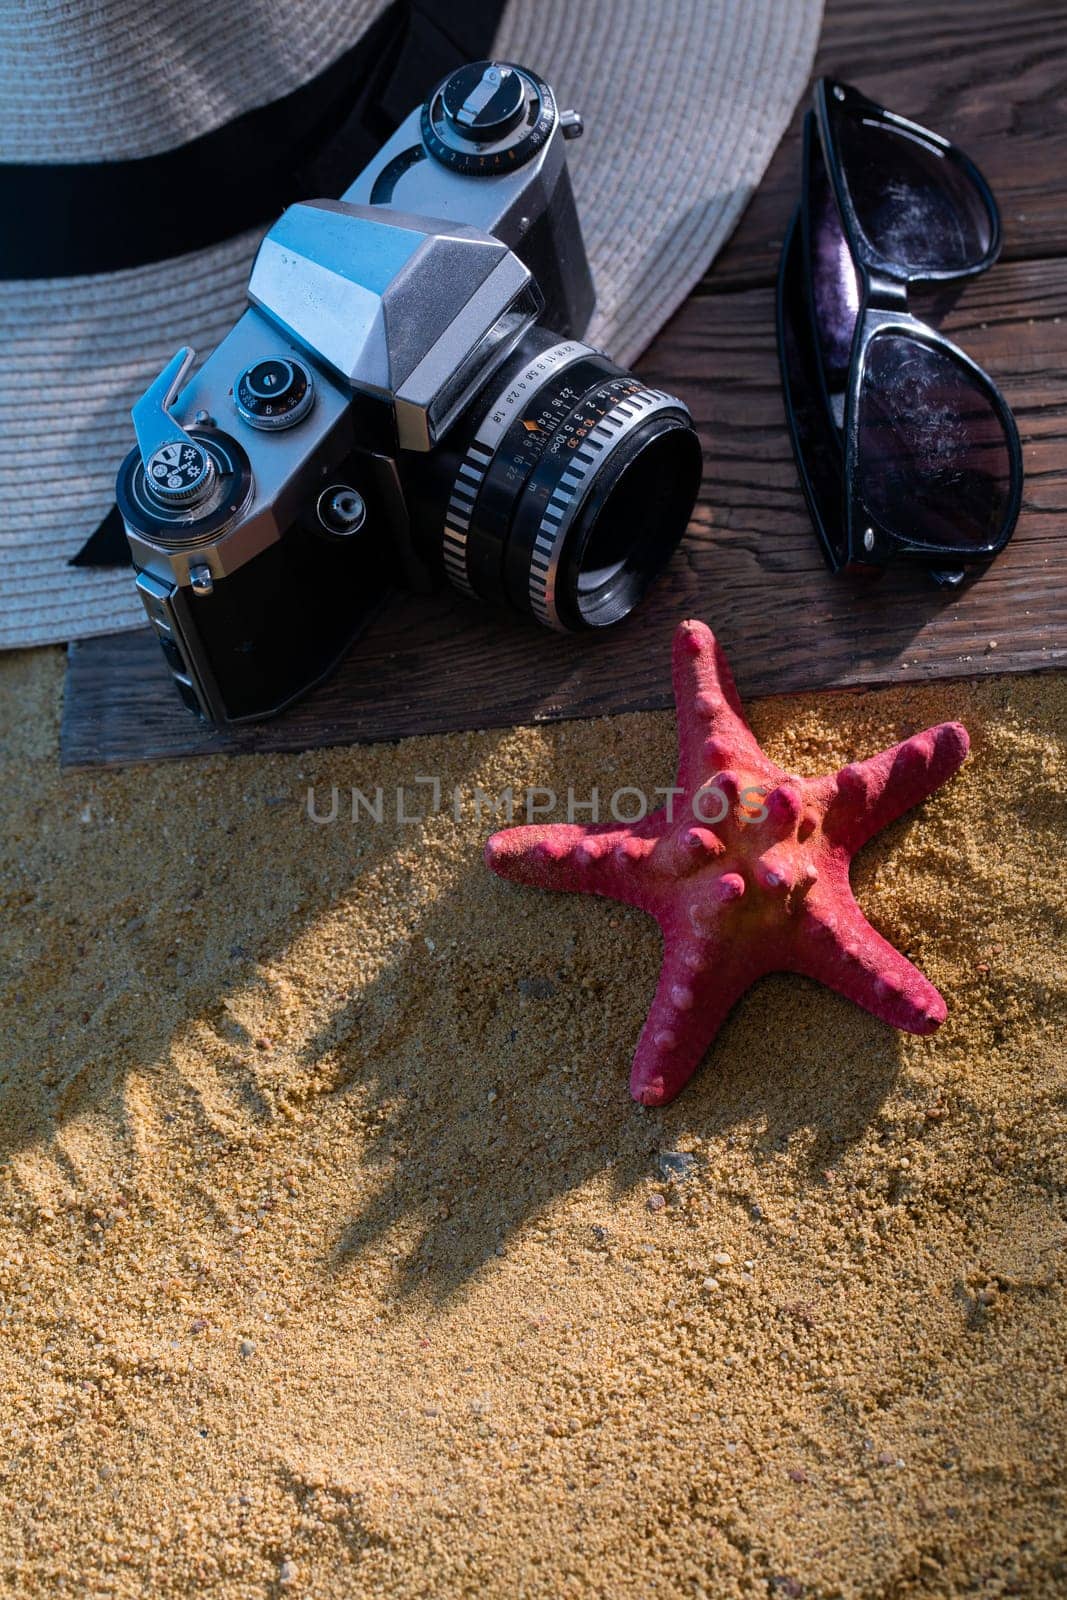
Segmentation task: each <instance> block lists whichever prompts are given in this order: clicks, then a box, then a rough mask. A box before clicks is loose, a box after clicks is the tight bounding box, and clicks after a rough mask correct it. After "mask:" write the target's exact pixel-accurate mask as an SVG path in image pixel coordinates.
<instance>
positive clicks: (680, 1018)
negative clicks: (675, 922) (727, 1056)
mask: <svg viewBox="0 0 1067 1600" xmlns="http://www.w3.org/2000/svg"><path fill="white" fill-rule="evenodd" d="M759 976H761V973H760V972H759V971H756V970H755V969H754V968H751V967H750V968H749V969H747V970H743V969H742V967H741V965H735V964H733V963H731V962H730V961H729V960H728V959H724V958H723V956H722V953H721V951H716V950H708V949H707V948H706V947H702V946H701V945H700V944H695V945H694V944H692V943H687V942H685V941H682V940H678V939H676V938H675V939H671V938H670V937H666V936H665V938H664V952H663V966H662V968H661V970H660V975H659V984H658V985H657V988H656V995H655V999H654V1000H653V1002H652V1008H651V1010H650V1011H649V1013H648V1018H647V1020H646V1022H645V1026H644V1028H643V1029H642V1032H641V1037H640V1039H639V1040H638V1043H637V1049H636V1051H635V1052H634V1059H633V1066H632V1068H631V1070H630V1093H631V1094H632V1095H633V1097H634V1099H635V1100H637V1101H639V1102H640V1103H641V1104H642V1105H646V1106H662V1105H666V1103H667V1101H668V1100H673V1099H674V1097H675V1095H676V1094H679V1093H680V1092H681V1090H682V1089H684V1088H685V1085H686V1084H687V1083H688V1082H689V1079H690V1078H691V1077H692V1076H693V1073H694V1072H695V1071H696V1070H697V1068H698V1067H699V1065H700V1063H701V1061H702V1060H703V1058H704V1056H705V1054H706V1053H707V1050H708V1047H709V1046H710V1044H711V1042H712V1040H713V1039H714V1038H715V1035H716V1034H717V1033H718V1031H719V1029H720V1027H721V1026H722V1024H723V1021H724V1020H725V1018H726V1015H727V1013H728V1012H729V1011H730V1010H731V1008H732V1007H733V1006H734V1005H735V1004H736V1002H737V1001H738V1000H739V999H740V997H741V995H743V994H744V992H745V990H746V989H747V988H748V987H749V986H750V985H751V984H752V983H754V982H755V980H756V978H757V977H759Z"/></svg>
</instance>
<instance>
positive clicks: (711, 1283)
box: [701, 1278, 719, 1294]
mask: <svg viewBox="0 0 1067 1600" xmlns="http://www.w3.org/2000/svg"><path fill="white" fill-rule="evenodd" d="M701 1288H702V1289H703V1290H704V1291H705V1292H706V1293H707V1294H716V1293H717V1292H718V1289H719V1280H718V1278H705V1279H704V1282H703V1283H702V1284H701Z"/></svg>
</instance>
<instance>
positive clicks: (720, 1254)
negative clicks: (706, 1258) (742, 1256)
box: [711, 1250, 734, 1267]
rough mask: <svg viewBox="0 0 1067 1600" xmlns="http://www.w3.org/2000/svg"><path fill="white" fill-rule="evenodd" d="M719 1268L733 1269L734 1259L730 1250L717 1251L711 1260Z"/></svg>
mask: <svg viewBox="0 0 1067 1600" xmlns="http://www.w3.org/2000/svg"><path fill="white" fill-rule="evenodd" d="M711 1259H712V1260H713V1261H714V1263H715V1265H716V1266H717V1267H732V1266H733V1264H734V1258H733V1256H732V1255H731V1254H730V1252H729V1250H716V1252H715V1254H714V1255H713V1256H712V1258H711Z"/></svg>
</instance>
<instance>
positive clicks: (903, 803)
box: [825, 722, 970, 855]
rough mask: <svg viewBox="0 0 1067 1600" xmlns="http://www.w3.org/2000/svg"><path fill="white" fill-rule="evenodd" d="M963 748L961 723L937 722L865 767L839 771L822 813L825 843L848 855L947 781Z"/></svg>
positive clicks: (856, 764) (964, 732) (966, 745)
mask: <svg viewBox="0 0 1067 1600" xmlns="http://www.w3.org/2000/svg"><path fill="white" fill-rule="evenodd" d="M969 746H970V740H969V738H968V736H967V729H966V728H965V727H964V726H963V725H962V723H959V722H941V723H938V725H937V726H936V727H934V728H926V729H925V730H924V731H923V732H922V733H916V734H914V735H913V736H912V737H911V738H910V739H905V740H904V742H903V743H902V744H895V745H893V746H892V747H891V749H889V750H882V751H881V752H880V753H879V754H878V755H876V756H871V758H870V759H869V760H868V761H854V762H850V764H849V765H848V766H847V767H842V768H841V770H840V772H838V773H837V776H836V780H835V788H834V792H833V794H832V796H831V798H830V802H829V805H828V807H827V811H826V821H825V829H826V834H827V837H828V838H830V839H832V840H833V841H834V843H835V844H840V845H842V846H843V847H844V848H845V849H846V850H847V851H848V853H849V855H852V854H854V853H855V851H857V850H858V849H859V848H860V846H861V845H864V844H866V843H867V840H868V839H870V838H873V836H874V835H875V834H876V833H879V832H880V831H881V829H882V828H884V827H886V826H887V825H888V824H889V823H890V822H894V821H895V820H896V819H897V817H899V816H902V815H903V813H904V812H905V811H910V810H911V808H912V806H917V805H918V804H919V802H920V801H921V800H925V799H926V797H927V795H930V794H933V792H934V790H935V789H938V788H940V786H941V785H942V784H943V783H945V782H946V781H947V779H949V778H951V777H952V774H953V773H954V772H956V771H957V770H958V769H959V768H960V767H961V766H962V765H963V761H964V758H965V757H966V755H967V751H968V748H969Z"/></svg>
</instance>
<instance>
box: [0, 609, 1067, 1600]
mask: <svg viewBox="0 0 1067 1600" xmlns="http://www.w3.org/2000/svg"><path fill="white" fill-rule="evenodd" d="M666 645H667V642H666V641H665V648H666ZM62 671H63V663H62V657H61V655H60V654H59V653H58V652H37V653H34V654H30V655H19V656H10V657H6V658H2V659H0V740H2V745H3V757H2V768H0V775H2V782H3V791H2V793H3V799H2V802H0V811H2V818H0V835H2V837H0V892H2V896H3V907H4V915H3V921H2V929H0V941H2V947H3V959H2V974H3V976H2V983H3V993H2V996H0V1037H2V1050H0V1161H2V1172H0V1397H2V1398H0V1592H2V1593H3V1595H4V1596H5V1597H7V1596H24V1595H25V1596H30V1595H34V1596H38V1595H50V1596H53V1595H54V1596H68V1595H69V1596H75V1595H76V1596H79V1597H84V1596H119V1597H126V1596H152V1597H159V1600H166V1597H170V1596H183V1597H184V1596H190V1595H194V1594H195V1595H212V1596H214V1595H218V1596H225V1597H234V1600H236V1597H259V1596H277V1595H301V1596H303V1595H306V1596H321V1597H334V1596H338V1597H340V1596H344V1597H352V1596H363V1595H368V1596H389V1597H397V1600H402V1597H406V1596H415V1595H418V1596H432V1597H434V1600H440V1597H452V1596H461V1595H462V1596H467V1595H478V1596H507V1597H527V1596H529V1597H535V1596H536V1597H541V1596H544V1597H551V1600H564V1597H578V1596H610V1597H612V1600H615V1597H630V1596H633V1597H635V1600H637V1597H640V1600H649V1597H660V1596H664V1597H666V1596H671V1597H673V1596H679V1595H682V1596H705V1597H707V1600H730V1597H733V1596H741V1595H744V1596H753V1595H755V1596H764V1595H770V1596H806V1597H816V1596H818V1597H824V1596H825V1597H831V1596H849V1597H852V1596H854V1597H861V1596H862V1597H886V1600H889V1597H894V1600H895V1597H900V1596H919V1595H922V1596H926V1595H930V1596H935V1595H936V1596H942V1595H962V1594H967V1595H971V1594H981V1595H982V1596H993V1595H997V1596H999V1595H1019V1596H1027V1597H1030V1596H1052V1595H1063V1594H1064V1593H1067V1519H1065V1513H1064V1489H1065V1476H1067V1475H1065V1471H1064V1452H1065V1447H1067V1437H1065V1434H1067V1429H1065V1423H1067V1404H1065V1401H1067V1382H1065V1377H1064V1347H1065V1343H1067V1337H1065V1320H1064V1245H1065V1243H1067V1220H1065V1216H1064V1185H1065V1181H1067V1159H1065V1148H1067V1147H1065V1144H1064V1123H1065V1112H1067V1085H1065V1074H1064V1032H1063V1029H1064V1010H1065V1007H1064V996H1065V987H1067V984H1065V978H1067V973H1065V959H1064V940H1063V924H1064V907H1065V903H1067V893H1065V890H1067V879H1065V871H1064V836H1065V831H1067V828H1065V822H1067V819H1065V802H1064V793H1065V785H1067V677H1064V676H1053V675H1042V676H1039V677H1034V678H1020V677H1012V678H1000V679H990V680H986V681H984V682H982V683H980V684H971V685H958V684H943V685H936V686H931V687H923V688H911V687H909V688H907V689H900V690H892V691H885V692H878V693H869V694H851V695H838V696H832V695H822V696H819V697H810V698H794V699H788V700H785V699H783V700H774V701H765V702H763V703H761V704H756V705H753V706H751V707H750V708H749V709H750V712H751V714H752V720H753V723H754V726H755V728H756V731H757V733H758V734H759V735H760V736H761V737H762V739H763V740H764V742H765V743H766V746H767V748H768V750H769V752H770V753H771V754H772V755H773V756H774V757H775V759H777V760H779V761H781V762H782V763H783V764H784V765H785V766H787V767H791V768H793V769H795V770H798V771H801V772H816V771H820V770H824V769H825V768H826V767H827V766H828V765H830V764H831V763H838V762H841V761H843V760H845V759H847V758H849V757H851V756H855V755H864V754H869V753H870V752H872V751H874V750H876V749H877V748H879V747H880V746H881V745H883V744H886V743H888V742H891V741H892V740H894V739H897V738H900V737H901V736H903V735H904V734H905V733H907V732H910V731H913V730H914V729H915V728H917V727H920V726H922V725H923V724H924V723H927V722H932V721H936V720H938V719H940V718H943V717H947V716H959V717H961V718H962V719H963V720H964V721H965V722H966V723H967V725H968V727H969V728H970V730H971V733H972V737H973V741H974V752H973V756H972V759H971V760H970V761H969V762H968V765H967V766H966V767H965V769H964V771H963V773H962V774H961V775H960V776H959V777H958V778H957V779H956V780H954V781H953V782H952V783H951V784H950V785H949V786H948V787H947V788H946V789H945V790H943V791H942V792H941V794H939V795H938V796H936V797H935V798H934V799H933V800H931V801H930V802H928V803H927V805H926V806H925V807H924V808H923V809H922V810H921V811H920V812H917V813H914V814H912V815H911V816H910V817H908V818H905V819H902V820H901V821H900V822H898V823H897V824H895V825H894V826H893V827H892V828H891V829H889V830H888V831H887V832H886V833H885V834H883V835H882V836H881V837H880V838H879V839H878V840H877V841H876V842H875V843H873V844H872V845H871V846H869V847H868V848H867V850H866V851H864V852H863V854H862V855H861V857H860V858H859V859H858V860H857V863H856V867H855V871H854V883H855V885H856V888H857V893H858V896H859V899H860V902H861V904H862V905H863V907H864V909H865V910H866V911H867V913H868V915H869V916H870V917H871V919H872V920H873V921H874V923H875V924H876V925H877V926H878V927H879V928H880V929H881V930H882V931H883V932H884V933H885V934H886V935H887V936H888V937H889V938H890V939H892V940H893V941H894V942H895V943H897V944H898V945H899V946H900V947H901V948H902V949H904V950H906V951H907V952H908V953H909V954H910V955H911V956H912V957H913V958H914V959H915V960H916V961H917V962H918V963H919V965H920V966H921V967H922V968H923V970H924V971H925V972H926V973H927V974H928V975H929V977H930V978H931V979H932V980H933V981H934V982H935V983H936V984H938V986H939V987H940V988H941V989H942V990H943V992H944V993H945V995H946V997H947V999H948V1003H949V1008H950V1009H949V1018H948V1021H947V1023H946V1024H945V1026H944V1027H943V1029H942V1030H941V1032H940V1033H939V1034H937V1035H935V1036H934V1037H933V1038H932V1039H925V1040H920V1039H912V1038H905V1037H902V1036H899V1035H897V1034H895V1033H893V1032H892V1031H890V1030H889V1029H887V1028H886V1027H884V1026H883V1025H882V1024H880V1023H878V1022H875V1021H874V1020H873V1019H871V1018H869V1017H867V1016H866V1015H865V1014H863V1013H862V1012H860V1011H859V1010H857V1009H855V1008H853V1007H850V1006H849V1005H848V1004H847V1003H846V1002H845V1001H843V1000H840V999H838V998H836V997H835V996H833V995H832V994H830V993H828V992H826V991H823V990H820V989H818V988H817V987H816V986H814V985H813V984H810V983H807V982H805V981H802V980H799V979H793V978H789V977H775V978H771V979H768V980H766V981H764V982H763V983H761V984H760V985H759V986H758V987H757V988H755V989H754V990H752V991H751V992H750V993H749V994H748V995H747V997H746V998H745V1000H744V1001H743V1002H742V1004H741V1005H740V1006H739V1007H738V1009H737V1010H736V1012H735V1013H734V1014H733V1016H732V1017H731V1019H730V1020H729V1022H728V1024H727V1026H726V1028H725V1029H724V1031H723V1033H722V1034H721V1035H720V1038H719V1040H718V1042H717V1044H716V1045H715V1046H714V1048H713V1051H712V1052H711V1054H710V1056H709V1059H708V1060H707V1062H706V1064H705V1066H704V1068H703V1069H702V1071H701V1072H700V1074H699V1075H698V1077H697V1078H696V1079H695V1080H694V1082H693V1084H692V1085H691V1086H690V1088H689V1089H688V1090H687V1091H686V1092H685V1093H684V1094H683V1095H682V1097H681V1098H680V1099H679V1100H678V1101H677V1102H676V1103H675V1104H673V1105H672V1106H670V1107H668V1108H666V1109H665V1110H663V1111H655V1112H646V1111H644V1110H642V1109H640V1108H638V1107H636V1106H634V1105H633V1104H632V1103H631V1102H630V1100H629V1098H628V1095H627V1088H626V1082H627V1073H628V1067H629V1060H630V1056H631V1053H632V1050H633V1046H634V1043H635V1041H636V1037H637V1034H638V1031H639V1028H640V1025H641V1022H642V1019H643V1015H644V1010H645V1007H646V1005H647V1003H648V1000H649V998H650V996H651V994H652V991H653V988H654V985H655V980H656V974H657V970H658V954H659V949H658V946H659V936H658V933H657V930H656V928H655V926H654V924H652V923H651V922H649V921H647V920H646V919H644V918H643V917H642V916H641V915H640V914H639V913H637V912H632V913H631V912H628V911H627V910H625V909H624V908H622V907H619V906H617V905H614V904H611V903H608V902H604V901H592V900H587V899H584V898H579V897H556V896H548V895H540V894H538V893H536V892H534V891H528V890H520V889H517V888H515V887H513V886H511V885H508V884H505V883H502V882H500V881H498V880H496V879H494V878H492V877H491V876H490V875H489V874H488V873H487V872H486V871H485V869H484V868H483V866H482V864H481V860H480V849H481V844H482V842H483V840H484V837H485V835H486V834H487V832H489V831H491V827H492V824H491V822H490V821H489V820H488V819H486V818H484V817H483V819H482V820H481V821H480V822H477V821H475V819H474V818H473V816H472V815H470V814H469V811H468V812H467V813H466V814H461V817H460V819H459V820H458V821H457V820H456V819H455V818H454V817H453V816H452V815H451V814H450V813H449V812H443V813H441V814H438V815H434V816H431V817H430V818H429V819H428V820H425V821H424V822H422V823H414V824H406V823H398V822H397V821H396V820H395V809H394V810H393V812H392V813H390V811H389V808H388V807H387V808H386V816H387V819H388V818H390V816H391V820H386V821H385V822H383V824H382V825H380V826H379V825H375V824H371V823H369V822H368V820H367V819H366V817H363V818H362V820H361V821H360V822H359V823H357V824H353V823H352V822H351V820H350V819H349V820H347V821H345V820H343V819H340V820H338V821H337V822H336V823H333V824H321V825H319V824H316V823H314V822H312V821H310V820H309V818H308V816H307V814H306V808H305V798H306V791H307V788H308V785H309V783H312V784H314V785H315V787H316V794H317V796H318V798H319V800H320V801H321V802H322V803H323V804H325V802H326V801H327V799H328V791H329V786H330V785H331V784H333V783H336V784H337V785H338V786H339V787H340V789H341V790H342V791H350V788H351V786H352V785H353V784H355V785H358V786H360V787H361V788H362V789H363V790H364V791H371V790H373V788H374V787H375V786H376V785H378V784H382V785H383V786H385V787H386V788H391V787H395V785H396V784H397V783H401V782H402V783H406V784H408V785H409V809H410V810H415V809H418V808H419V806H420V803H421V804H424V803H425V799H426V796H427V793H428V790H427V789H426V788H425V787H422V788H420V787H419V786H417V785H415V783H414V780H415V778H416V777H417V776H418V775H425V774H435V773H436V774H440V775H441V776H442V778H443V779H444V781H445V784H446V787H448V786H450V785H451V784H460V785H462V786H463V787H464V789H465V790H466V792H467V793H468V794H469V793H470V792H471V791H472V790H473V788H474V786H475V785H476V784H481V785H482V786H483V787H484V788H486V789H490V790H492V791H493V792H496V791H497V790H499V789H500V788H501V787H503V786H504V785H506V784H508V783H509V782H511V783H515V784H516V785H523V784H526V783H531V782H532V783H555V784H556V786H557V787H559V788H565V787H566V784H567V782H568V781H569V782H572V783H574V785H575V787H576V788H577V789H578V790H579V791H583V792H587V791H588V789H589V787H590V785H591V784H592V783H593V782H597V781H598V782H600V784H601V785H602V786H604V785H606V786H607V787H608V789H609V790H610V789H611V788H613V787H615V786H617V785H618V784H621V783H630V784H638V785H647V786H649V787H651V786H652V785H655V784H662V783H668V782H669V781H670V779H671V776H672V770H673V724H672V719H671V717H670V716H668V715H666V714H664V715H658V714H657V715H641V716H624V717H617V718H613V719H610V720H607V721H601V722H594V723H584V724H569V725H566V724H565V725H562V726H555V727H547V728H538V729H534V730H515V731H508V732H504V733H500V732H496V733H485V734H477V735H469V736H466V735H459V736H451V737H448V738H440V739H426V740H413V741H408V742H406V743H404V744H401V745H399V746H393V747H384V746H377V747H370V748H363V749H354V750H345V751H320V752H316V753H315V754H314V755H310V756H304V757H301V758H297V757H287V756H272V757H252V758H241V759H221V758H220V759H214V760H209V761H189V762H184V763H180V764H173V765H160V766H156V767H150V768H133V769H130V770H127V771H123V772H106V773H93V774H88V775H87V774H84V773H67V774H62V773H60V772H59V770H58V767H57V761H56V745H57V717H58V709H59V700H60V695H61V689H62ZM665 1155H670V1156H674V1157H675V1158H676V1159H674V1160H672V1161H665V1160H664V1159H663V1157H664V1156H665ZM679 1156H681V1157H683V1158H685V1157H687V1158H688V1159H677V1158H678V1157H679Z"/></svg>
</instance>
